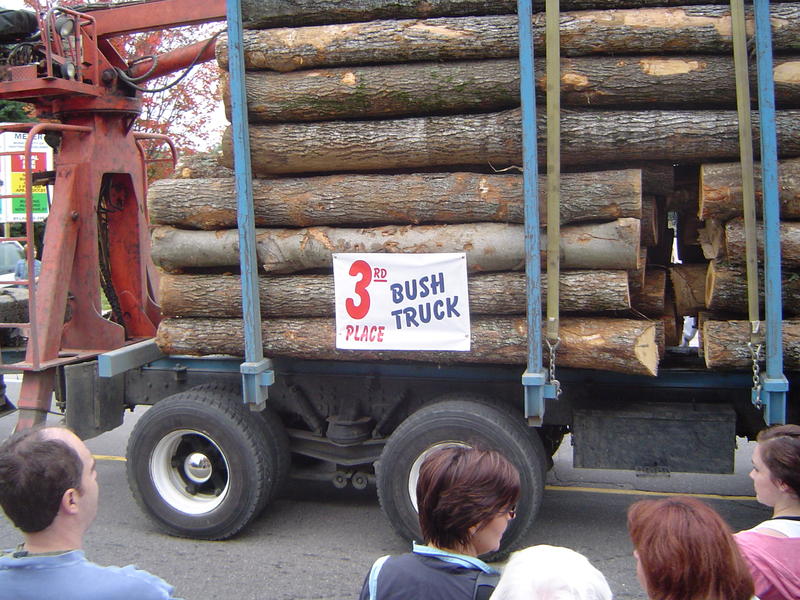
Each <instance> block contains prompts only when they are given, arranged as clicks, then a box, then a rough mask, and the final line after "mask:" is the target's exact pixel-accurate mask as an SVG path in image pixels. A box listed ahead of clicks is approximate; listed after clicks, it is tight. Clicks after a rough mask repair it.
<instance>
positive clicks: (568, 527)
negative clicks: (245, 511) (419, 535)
mask: <svg viewBox="0 0 800 600" xmlns="http://www.w3.org/2000/svg"><path fill="white" fill-rule="evenodd" d="M141 412H142V409H137V411H136V413H135V414H133V415H129V416H128V417H127V418H126V424H125V425H124V426H123V427H122V428H120V429H118V430H115V431H113V432H109V433H107V434H104V435H102V436H100V437H98V438H96V439H94V440H91V441H90V442H89V445H90V447H91V449H92V451H93V452H94V453H95V454H96V455H98V456H101V457H108V458H101V459H100V460H99V461H98V476H99V479H100V485H101V500H100V502H101V508H100V513H99V515H98V519H97V521H96V523H95V525H94V527H93V528H92V530H91V531H90V533H89V535H88V539H87V545H86V550H87V554H88V555H89V556H90V558H92V559H93V560H95V561H97V562H100V563H103V564H128V563H134V564H137V565H139V566H140V567H142V568H145V569H148V570H150V571H152V572H154V573H157V574H159V575H161V576H162V577H164V578H165V579H167V580H168V581H170V582H171V583H172V584H173V585H175V587H176V593H178V594H179V595H180V596H182V597H184V598H186V600H200V599H203V598H230V597H235V598H237V600H238V599H241V600H248V599H261V598H270V599H275V600H290V599H298V600H300V599H302V600H311V599H321V598H341V599H346V598H355V597H357V594H358V590H359V589H360V586H361V583H362V580H363V577H364V575H365V573H366V571H367V570H368V568H369V565H370V564H371V563H372V561H373V560H374V559H375V558H376V557H378V556H381V555H383V554H388V553H400V552H403V551H405V549H406V547H405V544H404V543H403V542H402V541H401V540H399V539H398V538H397V537H396V536H395V534H394V533H393V531H392V529H391V528H390V526H389V524H388V522H387V521H386V519H385V518H384V517H383V515H382V513H381V511H380V508H379V506H378V502H377V499H376V496H375V491H374V489H367V490H364V491H362V492H358V491H355V490H337V489H335V488H334V487H333V486H332V485H330V484H323V483H316V482H294V483H293V484H292V485H291V486H290V489H289V490H287V492H286V494H284V495H283V496H282V497H281V498H279V499H278V500H277V501H276V502H275V503H273V504H272V505H271V506H270V507H268V509H267V511H266V512H265V513H264V514H263V515H262V516H261V517H260V518H258V519H257V520H256V521H255V522H254V523H253V525H252V526H251V527H250V528H249V529H248V530H247V531H245V532H244V533H243V534H241V535H239V536H237V537H236V538H235V539H232V540H229V541H226V542H198V541H194V540H185V539H177V538H172V537H168V536H165V535H163V534H161V533H159V532H158V531H157V530H156V528H155V527H154V526H153V524H152V523H151V522H150V521H149V520H148V519H147V518H146V517H145V516H144V515H143V514H142V512H141V511H140V510H139V509H138V507H137V506H136V505H135V503H134V501H133V499H132V498H131V495H130V492H129V490H128V486H127V482H126V478H125V463H124V462H123V461H122V460H120V459H119V458H117V459H115V458H112V457H121V456H124V448H125V444H126V441H127V434H128V431H129V430H130V426H131V423H132V422H133V421H134V420H135V419H136V418H137V416H138V415H139V414H141ZM13 419H14V417H9V418H6V419H2V420H0V438H4V437H5V436H6V435H7V434H8V432H9V431H10V430H11V428H12V427H13V425H14V423H13ZM751 449H752V448H751V445H750V444H747V443H742V447H741V448H740V450H739V451H738V452H737V474H735V475H725V476H719V475H718V476H708V475H704V476H694V475H680V476H674V475H673V476H672V477H668V478H663V477H661V478H637V477H636V476H635V475H633V474H630V473H623V472H614V471H596V470H574V469H572V468H571V466H570V464H569V462H570V447H569V444H568V443H565V444H564V447H563V448H562V449H561V450H560V451H559V454H558V455H557V457H556V458H557V460H556V465H555V468H554V469H553V470H552V471H551V473H550V477H549V483H550V486H549V487H548V489H547V491H546V493H545V497H544V502H543V505H542V508H541V512H540V514H539V517H538V520H537V522H536V524H535V526H534V528H533V530H532V531H531V532H530V534H529V535H528V537H527V539H526V540H525V545H530V544H553V545H561V546H568V547H571V548H574V549H575V550H578V551H579V552H582V553H584V554H586V555H587V556H588V557H589V558H590V560H591V561H592V562H593V563H594V564H595V566H597V567H598V568H599V569H600V570H601V571H603V573H604V574H605V575H606V577H607V578H608V580H609V582H610V584H611V588H612V590H613V591H614V595H615V597H616V598H617V599H618V600H640V599H643V598H644V595H643V594H642V592H641V590H640V589H639V585H638V583H637V582H636V577H635V567H634V562H633V558H632V557H631V547H630V543H629V542H628V539H627V535H626V531H625V511H626V509H627V507H628V506H629V505H630V504H631V503H632V502H634V501H636V500H637V499H639V498H642V497H643V494H642V493H641V492H638V491H636V490H637V489H638V490H650V493H654V492H656V491H664V492H670V493H672V492H690V493H698V494H700V493H702V494H723V495H725V496H726V497H709V498H706V500H707V501H708V502H709V503H710V504H711V505H712V506H714V508H716V509H717V510H718V511H719V512H720V513H721V514H722V515H723V516H724V517H725V519H726V520H727V521H728V522H729V523H730V524H731V526H732V527H733V528H734V529H742V528H746V527H749V526H752V525H753V524H755V523H756V522H759V521H761V520H763V519H764V518H766V516H767V515H768V512H767V509H765V508H764V507H761V506H759V505H758V504H757V503H756V502H755V500H754V499H752V498H747V497H743V496H749V495H751V494H752V488H751V486H750V483H749V479H748V478H747V476H746V473H747V469H748V464H749V455H750V451H751ZM586 490H589V491H586ZM18 541H19V536H18V535H17V533H16V532H15V531H14V530H13V528H12V527H11V526H10V525H9V524H8V523H7V522H6V521H5V520H2V522H0V547H10V546H13V545H15V544H16V543H17V542H18Z"/></svg>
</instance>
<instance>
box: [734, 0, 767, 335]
mask: <svg viewBox="0 0 800 600" xmlns="http://www.w3.org/2000/svg"><path fill="white" fill-rule="evenodd" d="M731 22H732V27H733V31H732V33H733V64H734V70H735V72H736V106H737V111H738V114H739V155H740V162H741V166H742V200H743V207H744V230H745V259H746V263H747V312H748V318H749V319H750V322H751V323H752V322H757V321H759V320H760V317H759V306H758V287H759V285H758V245H757V236H756V199H755V189H754V184H753V133H752V132H753V128H752V124H751V121H750V106H751V103H750V78H749V76H748V69H747V33H746V29H745V19H744V0H731ZM757 333H758V331H757V328H752V327H751V330H750V342H751V343H752V344H755V343H757V338H756V335H757Z"/></svg>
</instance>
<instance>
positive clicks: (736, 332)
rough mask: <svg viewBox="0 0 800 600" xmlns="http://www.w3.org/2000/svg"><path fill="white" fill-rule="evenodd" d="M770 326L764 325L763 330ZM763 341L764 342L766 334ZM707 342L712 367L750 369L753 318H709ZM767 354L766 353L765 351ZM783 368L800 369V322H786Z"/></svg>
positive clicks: (706, 326) (707, 352)
mask: <svg viewBox="0 0 800 600" xmlns="http://www.w3.org/2000/svg"><path fill="white" fill-rule="evenodd" d="M765 329H766V325H765V324H764V323H762V324H761V331H762V332H763V331H764V330H765ZM760 339H761V341H760V342H759V343H762V344H763V335H762V336H761V338H760ZM703 340H704V342H703V344H704V354H705V359H706V366H707V367H708V368H709V369H719V370H733V369H749V368H751V366H752V364H753V361H752V358H751V356H750V350H749V349H748V347H747V342H748V341H750V321H705V322H704V323H703ZM762 356H763V354H762ZM783 368H784V369H786V370H795V369H798V368H800V321H794V320H784V321H783Z"/></svg>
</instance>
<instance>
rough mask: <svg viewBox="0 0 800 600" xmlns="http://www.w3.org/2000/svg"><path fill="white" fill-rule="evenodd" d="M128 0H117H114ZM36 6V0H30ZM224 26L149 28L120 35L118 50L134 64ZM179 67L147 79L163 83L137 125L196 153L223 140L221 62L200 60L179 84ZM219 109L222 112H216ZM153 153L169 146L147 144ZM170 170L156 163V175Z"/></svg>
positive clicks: (75, 0)
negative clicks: (172, 72) (156, 29)
mask: <svg viewBox="0 0 800 600" xmlns="http://www.w3.org/2000/svg"><path fill="white" fill-rule="evenodd" d="M121 1H123V0H113V1H112V2H110V4H116V3H120V2H121ZM25 2H26V4H27V5H29V6H31V7H32V8H34V0H25ZM60 4H61V5H62V6H68V7H73V8H75V7H79V6H82V5H86V2H81V1H79V0H62V1H61V2H60ZM224 28H225V24H224V23H211V24H208V25H202V26H187V27H176V28H172V29H163V30H160V31H152V32H147V33H140V34H133V35H129V36H120V37H118V38H115V39H114V40H113V44H114V46H115V48H116V49H117V52H119V53H120V55H121V56H122V57H123V58H125V59H126V60H127V61H128V63H129V64H130V63H131V62H132V61H134V60H137V59H144V58H145V57H148V56H153V55H158V54H160V53H163V52H168V51H170V50H173V49H175V48H179V47H181V46H187V45H190V44H193V43H195V42H198V41H201V40H204V39H208V38H210V37H211V36H213V35H214V34H215V33H216V32H219V31H221V30H223V29H224ZM181 75H182V73H180V72H179V73H176V74H172V75H169V76H167V77H163V78H160V79H155V80H153V81H149V82H147V83H146V84H145V85H143V86H142V87H145V88H147V89H149V90H155V89H162V88H166V89H164V91H161V92H158V93H149V92H144V93H142V100H143V106H142V114H141V116H140V118H139V119H138V120H137V122H136V124H135V125H134V127H135V129H137V130H138V131H143V132H148V133H160V134H165V135H168V136H170V137H171V138H172V139H173V141H174V142H175V145H176V146H177V148H178V151H179V153H180V154H194V153H196V152H198V151H204V150H208V149H210V148H212V147H214V146H216V145H218V144H219V142H220V140H221V137H222V129H223V127H224V118H222V117H221V115H222V114H223V113H222V110H221V104H222V102H221V99H220V94H219V83H218V82H219V67H218V66H217V63H216V61H209V62H206V63H203V64H200V65H196V66H195V67H194V68H193V69H192V70H191V71H190V72H189V73H188V74H187V75H186V76H185V77H182V78H181V79H180V81H178V82H177V83H176V84H175V85H172V86H170V85H169V84H170V83H172V82H175V81H176V80H177V79H178V78H180V77H181ZM217 115H220V116H217ZM148 155H149V156H148V158H151V159H152V158H165V157H166V156H167V155H168V151H167V148H165V147H164V146H157V145H153V146H151V147H150V148H148ZM168 172H169V169H168V168H165V166H164V164H163V163H161V166H160V167H159V165H157V164H156V165H153V168H151V169H150V174H151V177H155V178H158V177H159V176H162V177H163V176H164V175H165V174H166V173H168Z"/></svg>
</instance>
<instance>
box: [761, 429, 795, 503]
mask: <svg viewBox="0 0 800 600" xmlns="http://www.w3.org/2000/svg"><path fill="white" fill-rule="evenodd" d="M756 439H757V440H758V446H759V448H761V460H763V461H764V464H765V465H767V468H768V469H769V472H770V473H771V474H772V476H773V477H774V478H775V479H778V480H779V481H782V482H783V483H785V484H786V485H788V486H789V487H790V488H791V489H792V491H793V492H794V494H795V496H797V497H798V498H800V425H776V426H775V427H770V428H768V429H764V430H762V431H761V432H759V434H758V437H757V438H756Z"/></svg>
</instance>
